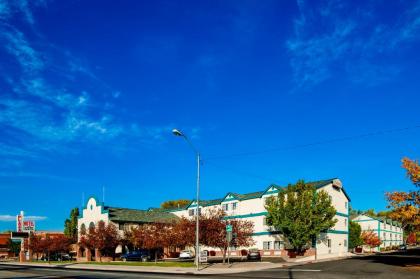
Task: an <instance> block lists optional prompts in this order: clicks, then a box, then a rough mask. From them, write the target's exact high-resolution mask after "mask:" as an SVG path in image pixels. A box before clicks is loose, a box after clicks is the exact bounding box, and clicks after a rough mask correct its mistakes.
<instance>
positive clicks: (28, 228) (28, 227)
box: [23, 220, 35, 232]
mask: <svg viewBox="0 0 420 279" xmlns="http://www.w3.org/2000/svg"><path fill="white" fill-rule="evenodd" d="M23 231H24V232H33V231H35V222H34V221H32V220H28V221H23Z"/></svg>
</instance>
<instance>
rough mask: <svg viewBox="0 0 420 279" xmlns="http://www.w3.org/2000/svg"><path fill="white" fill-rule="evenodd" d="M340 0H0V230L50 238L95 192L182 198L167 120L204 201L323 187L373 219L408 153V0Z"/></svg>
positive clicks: (412, 60)
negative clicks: (338, 189) (31, 223)
mask: <svg viewBox="0 0 420 279" xmlns="http://www.w3.org/2000/svg"><path fill="white" fill-rule="evenodd" d="M355 2H356V1H336V0H330V1H327V0H325V1H304V0H298V1H268V0H266V1H242V0H241V1H213V0H212V1H119V2H118V4H117V3H115V1H29V0H28V1H24V0H21V1H5V0H0V162H1V163H0V193H1V203H0V230H4V229H13V228H14V226H15V224H14V222H13V221H14V215H16V214H17V213H18V212H19V211H20V210H24V211H25V212H26V214H27V215H31V216H33V218H34V219H36V220H37V227H38V229H51V230H58V229H62V227H63V222H64V219H65V218H66V217H67V216H68V214H69V212H70V209H71V208H73V207H76V206H79V207H80V206H81V203H82V193H84V195H85V199H87V197H89V196H90V195H95V196H97V197H99V198H100V199H102V188H103V187H105V202H106V204H108V205H114V206H121V207H132V208H148V207H151V206H159V204H160V203H161V202H162V201H165V200H167V199H177V198H192V197H193V196H194V194H195V161H194V160H195V158H194V154H193V153H192V151H191V150H190V149H189V147H188V145H187V144H186V143H185V142H183V141H182V140H181V138H176V137H174V136H173V135H171V129H172V128H174V127H177V128H179V129H182V130H183V131H184V132H185V133H186V134H188V135H189V136H190V138H191V139H192V141H193V142H194V144H195V145H196V146H197V147H198V149H199V150H200V151H201V153H202V155H203V160H204V162H203V165H202V198H204V199H212V198H218V197H222V196H224V194H225V193H226V192H228V191H232V192H238V193H246V192H252V191H258V190H261V189H265V188H266V187H267V186H268V185H269V184H270V183H277V184H280V185H286V184H287V183H290V182H295V181H296V180H298V179H300V178H303V179H305V180H308V181H310V180H318V179H326V178H332V177H338V178H340V179H341V180H342V181H343V184H344V187H345V188H346V190H347V192H348V193H349V195H350V196H351V198H352V205H353V207H355V208H358V209H367V208H376V209H377V210H382V209H385V207H386V202H385V201H384V192H385V191H392V190H407V189H409V188H410V187H411V185H410V183H409V182H408V180H407V179H406V178H405V173H404V171H403V170H402V169H401V167H400V165H401V162H400V160H401V158H402V157H403V156H408V157H411V158H413V159H415V158H417V159H419V158H420V146H419V138H420V129H419V128H418V126H419V125H420V117H419V109H418V108H419V106H418V104H419V101H420V96H419V85H420V79H419V77H420V76H419V74H420V72H419V62H420V56H419V55H418V49H420V1H386V3H385V1H376V0H375V1H373V0H371V1H369V0H368V1H358V2H361V3H355ZM415 126H417V128H415ZM401 128H408V129H404V130H398V129H401ZM384 131H393V132H384ZM377 132H378V133H377ZM371 133H377V134H375V135H371V136H366V137H357V135H365V134H371ZM354 136H355V137H354ZM347 137H352V138H351V139H349V140H338V141H334V139H340V138H347ZM319 142H321V143H322V144H315V145H311V144H312V143H319Z"/></svg>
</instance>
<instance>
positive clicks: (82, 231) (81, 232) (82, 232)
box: [80, 224, 86, 235]
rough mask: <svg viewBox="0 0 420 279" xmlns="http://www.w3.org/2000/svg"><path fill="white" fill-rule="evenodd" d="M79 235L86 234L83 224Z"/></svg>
mask: <svg viewBox="0 0 420 279" xmlns="http://www.w3.org/2000/svg"><path fill="white" fill-rule="evenodd" d="M80 234H82V235H83V234H86V226H85V224H82V225H81V226H80Z"/></svg>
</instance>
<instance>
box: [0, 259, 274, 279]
mask: <svg viewBox="0 0 420 279" xmlns="http://www.w3.org/2000/svg"><path fill="white" fill-rule="evenodd" d="M0 266H10V267H26V268H27V267H30V268H43V269H48V268H49V269H65V270H78V271H93V272H95V271H97V272H104V271H108V272H123V273H147V274H162V275H163V274H165V275H168V274H171V275H176V274H179V275H200V276H212V275H230V274H238V273H244V272H251V271H255V269H253V270H236V271H234V270H233V269H230V272H223V271H216V270H215V271H214V272H211V273H208V272H206V271H205V269H203V270H201V271H196V270H195V269H194V270H191V271H181V270H180V271H169V270H168V271H165V270H130V269H106V268H95V266H92V267H77V264H70V265H65V264H62V265H61V264H42V265H41V264H25V263H10V262H0ZM98 267H99V266H98ZM116 267H118V266H116ZM278 267H280V266H278ZM278 267H268V268H265V269H258V270H266V269H270V268H278Z"/></svg>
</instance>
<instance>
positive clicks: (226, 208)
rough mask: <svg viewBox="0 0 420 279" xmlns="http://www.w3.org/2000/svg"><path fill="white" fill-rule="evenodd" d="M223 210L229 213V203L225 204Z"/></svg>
mask: <svg viewBox="0 0 420 279" xmlns="http://www.w3.org/2000/svg"><path fill="white" fill-rule="evenodd" d="M222 208H223V210H224V211H228V210H229V204H228V203H225V204H223V205H222Z"/></svg>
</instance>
